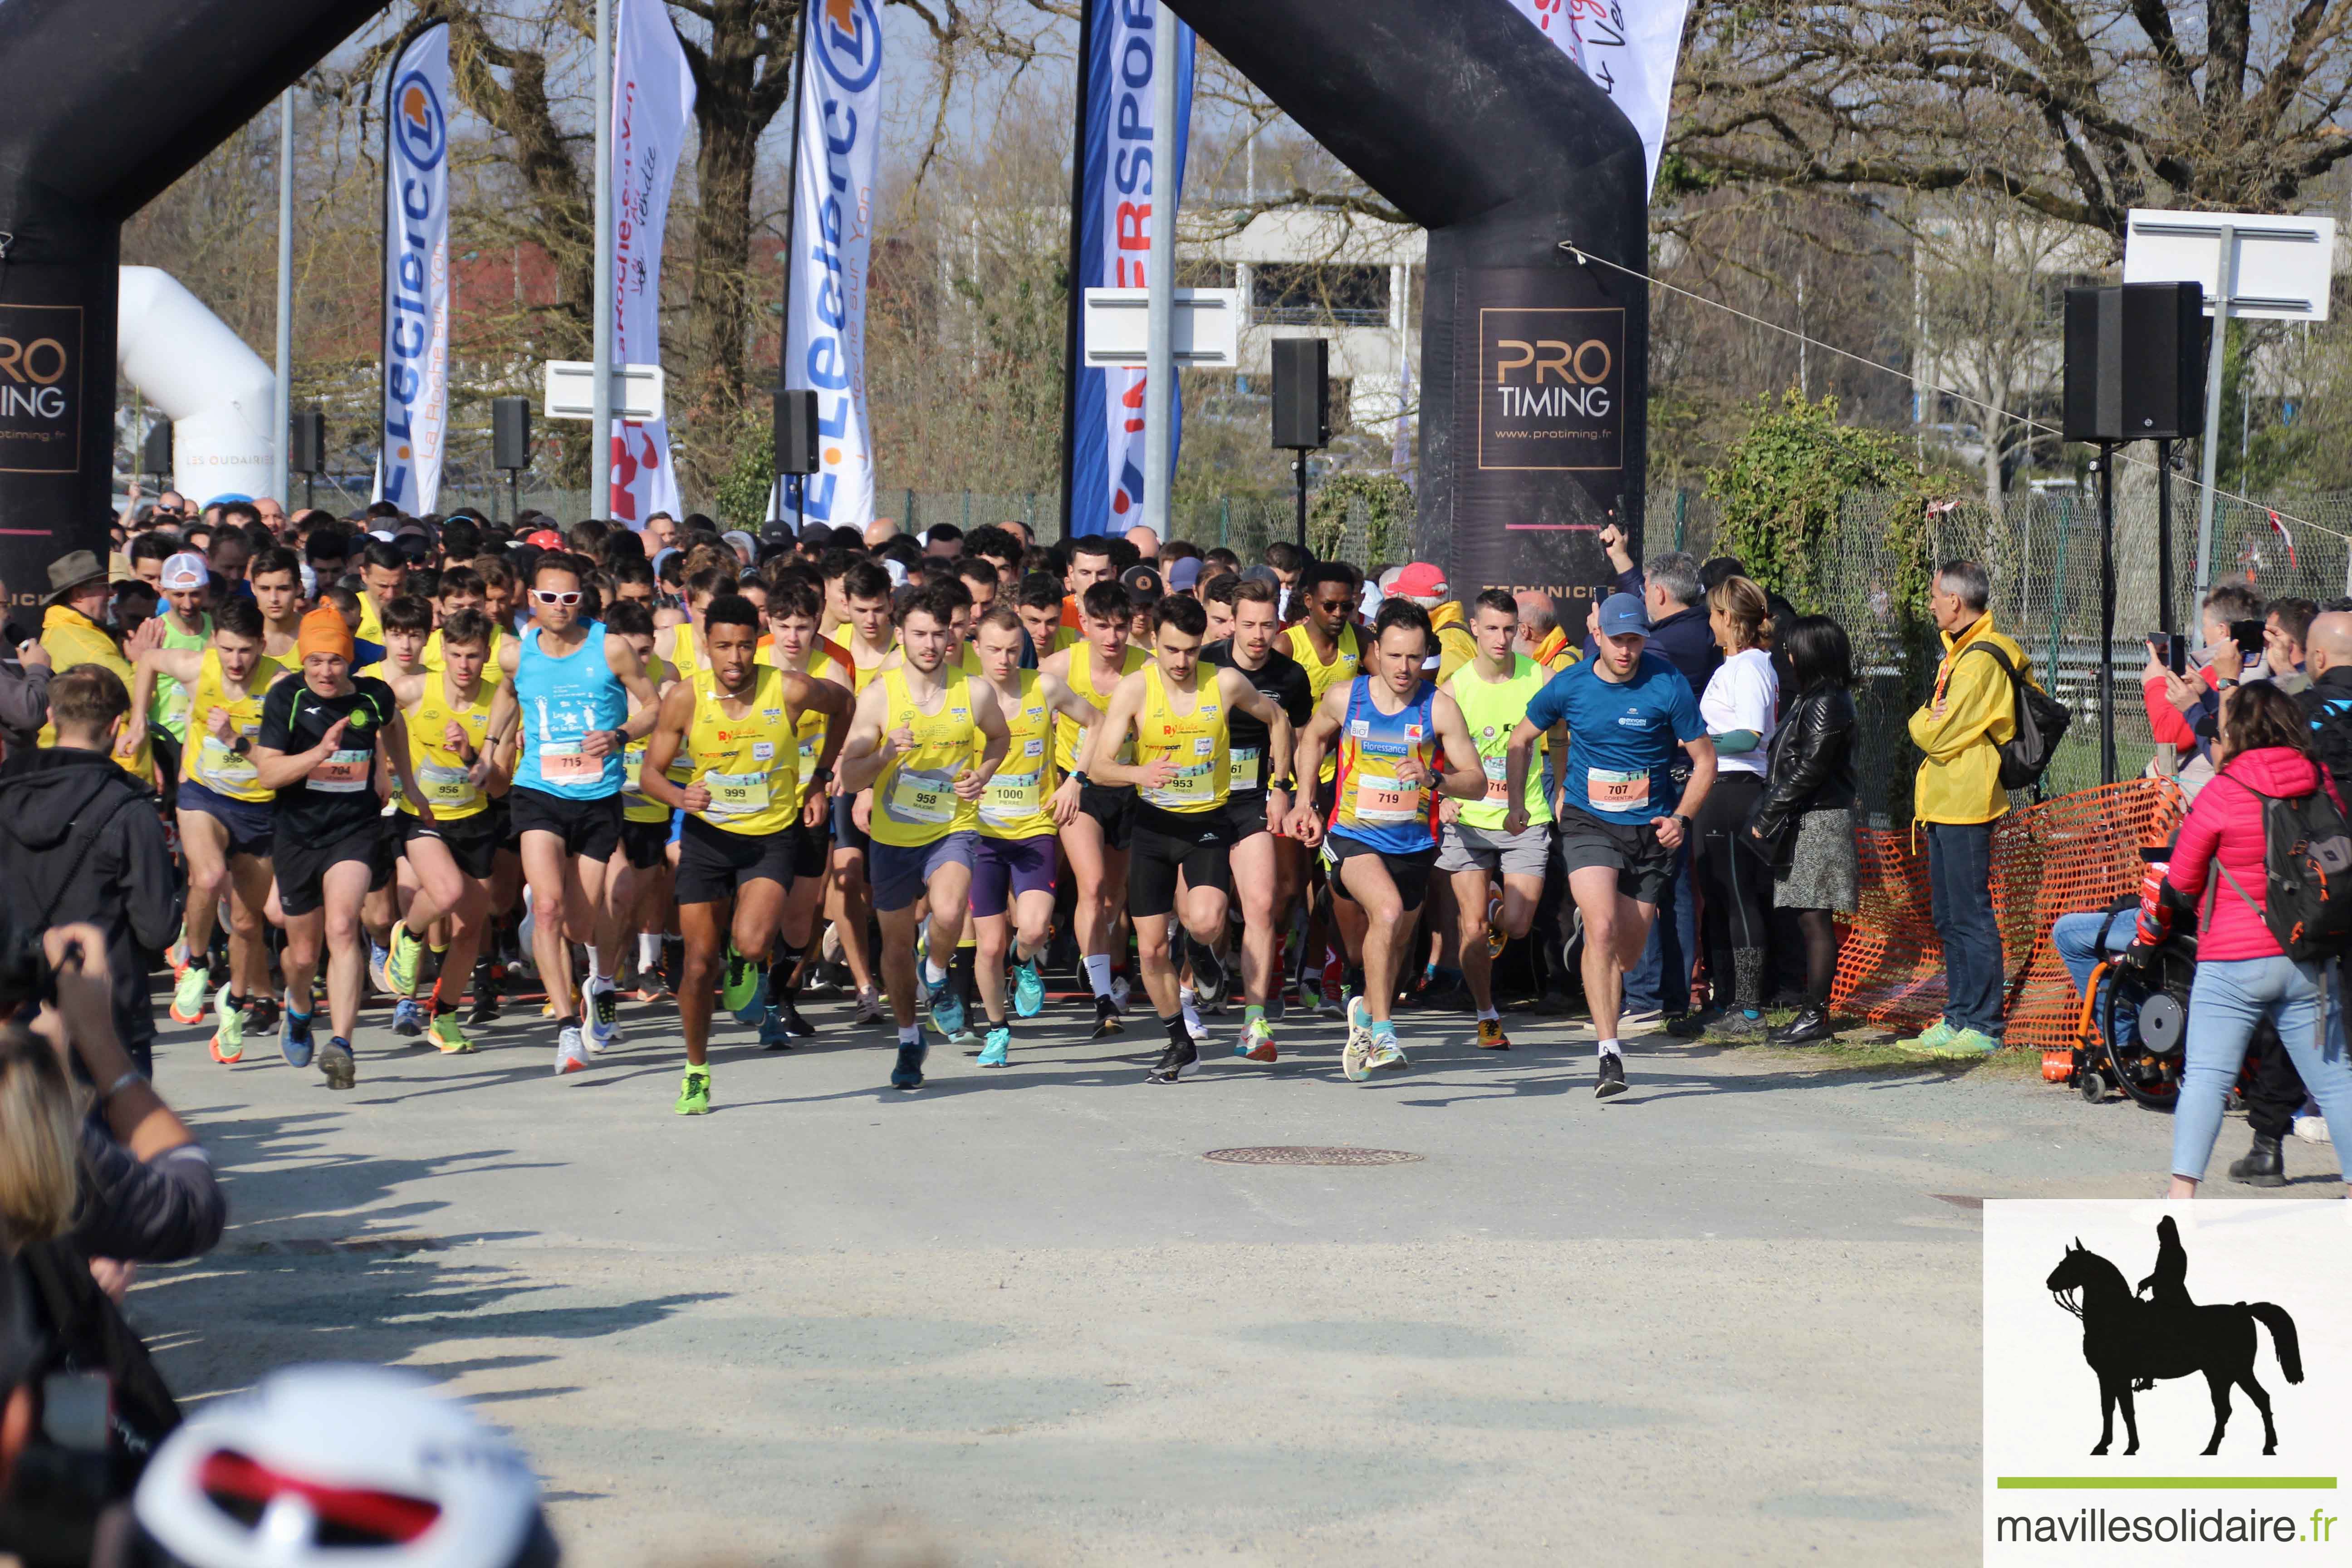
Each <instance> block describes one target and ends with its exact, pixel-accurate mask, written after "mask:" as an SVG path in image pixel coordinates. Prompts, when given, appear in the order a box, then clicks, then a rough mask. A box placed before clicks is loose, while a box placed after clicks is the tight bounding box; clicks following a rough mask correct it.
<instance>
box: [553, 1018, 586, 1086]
mask: <svg viewBox="0 0 2352 1568" xmlns="http://www.w3.org/2000/svg"><path fill="white" fill-rule="evenodd" d="M587 1066H588V1049H587V1047H585V1046H583V1045H582V1044H581V1043H580V1026H579V1025H577V1024H566V1025H564V1026H563V1030H562V1033H561V1034H559V1035H557V1036H556V1037H555V1076H556V1077H558V1078H562V1076H563V1075H564V1074H565V1073H568V1072H581V1071H583V1070H585V1069H586V1068H587Z"/></svg>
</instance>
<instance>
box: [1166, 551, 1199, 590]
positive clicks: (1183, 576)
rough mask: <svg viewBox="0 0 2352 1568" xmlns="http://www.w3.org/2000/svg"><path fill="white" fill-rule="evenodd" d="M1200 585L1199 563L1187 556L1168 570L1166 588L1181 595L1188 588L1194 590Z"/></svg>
mask: <svg viewBox="0 0 2352 1568" xmlns="http://www.w3.org/2000/svg"><path fill="white" fill-rule="evenodd" d="M1200 583H1201V563H1199V562H1198V561H1195V560H1193V559H1192V557H1191V556H1189V555H1187V556H1185V557H1184V558H1183V559H1182V560H1181V561H1179V562H1178V563H1176V564H1175V565H1173V566H1171V567H1170V568H1168V586H1169V587H1171V588H1172V589H1174V590H1175V591H1176V592H1177V593H1180V594H1181V593H1183V592H1184V591H1185V590H1186V589H1188V588H1196V587H1198V586H1200Z"/></svg>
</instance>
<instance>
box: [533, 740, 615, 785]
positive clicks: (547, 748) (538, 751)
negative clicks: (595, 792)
mask: <svg viewBox="0 0 2352 1568" xmlns="http://www.w3.org/2000/svg"><path fill="white" fill-rule="evenodd" d="M531 754H532V755H533V756H535V757H537V758H538V759H539V776H540V777H541V779H542V780H544V781H545V782H546V783H548V784H594V783H595V782H596V781H597V780H598V779H601V778H603V777H604V758H602V757H592V756H590V755H589V754H588V753H587V752H585V751H583V750H582V749H581V742H578V741H542V742H540V743H539V744H538V745H537V746H535V747H533V748H532V750H531Z"/></svg>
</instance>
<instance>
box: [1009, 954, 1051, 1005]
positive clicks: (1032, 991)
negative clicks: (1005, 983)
mask: <svg viewBox="0 0 2352 1568" xmlns="http://www.w3.org/2000/svg"><path fill="white" fill-rule="evenodd" d="M1044 1011H1045V976H1044V975H1042V974H1040V973H1037V961H1036V960H1035V959H1034V958H1033V959H1031V960H1030V961H1029V962H1028V963H1016V964H1014V965H1013V1016H1015V1017H1021V1018H1034V1017H1035V1016H1037V1015H1038V1014H1040V1013H1042V1012H1044Z"/></svg>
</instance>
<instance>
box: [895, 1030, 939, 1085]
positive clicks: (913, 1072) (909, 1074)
mask: <svg viewBox="0 0 2352 1568" xmlns="http://www.w3.org/2000/svg"><path fill="white" fill-rule="evenodd" d="M929 1048H930V1047H928V1046H925V1045H923V1044H921V1043H920V1042H918V1043H916V1044H914V1045H911V1046H909V1045H907V1044H905V1043H903V1042H901V1044H900V1045H899V1047H898V1066H897V1067H894V1068H891V1069H890V1087H891V1088H892V1089H920V1088H922V1087H923V1055H924V1053H925V1052H926V1051H928V1050H929Z"/></svg>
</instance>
